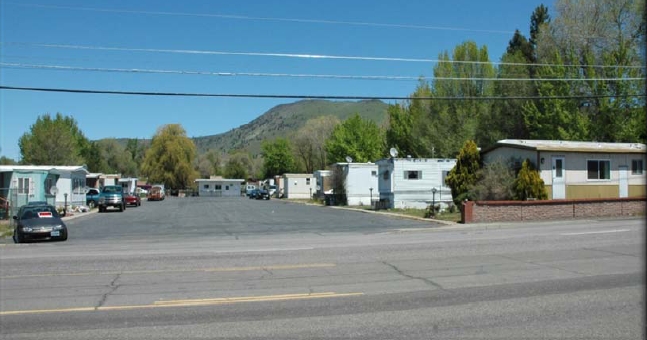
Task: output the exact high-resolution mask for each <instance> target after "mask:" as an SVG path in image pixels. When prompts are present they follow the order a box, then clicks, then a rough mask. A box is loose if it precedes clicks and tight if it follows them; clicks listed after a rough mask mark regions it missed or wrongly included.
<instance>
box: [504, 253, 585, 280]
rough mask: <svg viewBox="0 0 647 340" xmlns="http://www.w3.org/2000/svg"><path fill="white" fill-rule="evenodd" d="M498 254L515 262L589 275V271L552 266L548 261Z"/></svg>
mask: <svg viewBox="0 0 647 340" xmlns="http://www.w3.org/2000/svg"><path fill="white" fill-rule="evenodd" d="M497 256H499V257H502V258H504V259H507V260H511V261H515V262H521V263H526V264H532V265H534V266H540V267H546V268H551V269H557V270H561V271H565V272H567V273H571V274H577V275H589V274H587V273H581V272H578V271H576V270H569V269H566V268H562V267H558V266H552V265H549V264H546V263H539V262H534V261H527V260H519V259H515V258H514V257H508V256H505V255H500V254H499V255H497Z"/></svg>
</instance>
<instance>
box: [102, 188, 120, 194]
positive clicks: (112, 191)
mask: <svg viewBox="0 0 647 340" xmlns="http://www.w3.org/2000/svg"><path fill="white" fill-rule="evenodd" d="M120 191H121V188H119V187H105V188H103V192H104V193H107V194H111V193H115V192H120Z"/></svg>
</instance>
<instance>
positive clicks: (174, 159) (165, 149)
mask: <svg viewBox="0 0 647 340" xmlns="http://www.w3.org/2000/svg"><path fill="white" fill-rule="evenodd" d="M195 155H196V148H195V145H194V144H193V141H192V140H191V139H190V138H188V137H187V136H186V132H185V131H184V128H182V126H181V125H179V124H169V125H164V126H162V127H161V128H159V129H158V130H157V133H156V134H155V136H153V139H152V141H151V146H150V148H149V149H148V150H147V151H146V156H145V157H144V161H143V164H142V169H141V171H142V174H143V175H144V176H147V177H148V181H149V182H151V183H163V184H164V185H165V186H166V187H168V188H171V189H186V188H189V187H192V186H193V180H194V179H195V178H196V173H195V171H194V169H193V159H194V158H195Z"/></svg>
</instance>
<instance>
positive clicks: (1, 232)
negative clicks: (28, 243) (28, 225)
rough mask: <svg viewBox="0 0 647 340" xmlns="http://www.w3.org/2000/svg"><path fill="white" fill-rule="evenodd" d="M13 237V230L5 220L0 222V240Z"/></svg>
mask: <svg viewBox="0 0 647 340" xmlns="http://www.w3.org/2000/svg"><path fill="white" fill-rule="evenodd" d="M11 235H13V228H12V227H11V224H10V223H9V221H7V220H3V221H0V238H3V237H9V236H11Z"/></svg>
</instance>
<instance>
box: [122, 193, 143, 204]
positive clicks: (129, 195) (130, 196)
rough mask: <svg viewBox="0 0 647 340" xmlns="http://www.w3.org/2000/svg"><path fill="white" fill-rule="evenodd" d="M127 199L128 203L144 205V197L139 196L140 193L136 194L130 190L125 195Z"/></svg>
mask: <svg viewBox="0 0 647 340" xmlns="http://www.w3.org/2000/svg"><path fill="white" fill-rule="evenodd" d="M125 199H126V205H134V206H136V207H138V206H140V205H142V199H141V198H140V197H139V195H135V194H134V193H132V192H130V193H127V194H126V195H125Z"/></svg>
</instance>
